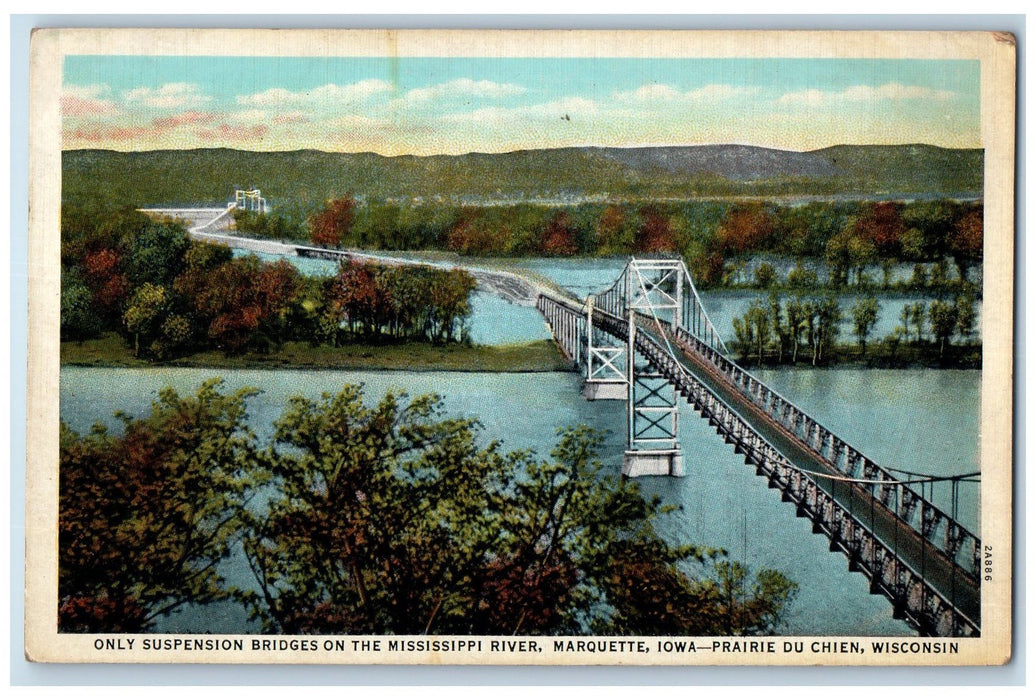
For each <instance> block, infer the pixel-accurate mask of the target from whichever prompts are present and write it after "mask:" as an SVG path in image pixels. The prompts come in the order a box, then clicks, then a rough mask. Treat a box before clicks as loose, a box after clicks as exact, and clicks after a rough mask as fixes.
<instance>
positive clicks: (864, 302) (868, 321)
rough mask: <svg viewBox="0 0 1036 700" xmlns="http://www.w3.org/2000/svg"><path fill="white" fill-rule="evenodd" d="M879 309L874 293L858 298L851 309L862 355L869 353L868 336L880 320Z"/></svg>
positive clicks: (854, 329) (854, 330) (850, 312)
mask: <svg viewBox="0 0 1036 700" xmlns="http://www.w3.org/2000/svg"><path fill="white" fill-rule="evenodd" d="M879 310H880V306H879V304H878V300H877V299H876V298H875V297H874V296H873V295H868V296H866V297H861V298H860V299H857V300H856V303H855V304H853V306H852V308H851V309H850V310H849V314H850V316H851V318H852V323H853V332H854V333H855V334H856V339H857V341H858V342H859V343H860V354H861V355H866V354H867V337H868V336H869V335H870V334H871V331H872V330H874V326H875V324H877V322H878V311H879Z"/></svg>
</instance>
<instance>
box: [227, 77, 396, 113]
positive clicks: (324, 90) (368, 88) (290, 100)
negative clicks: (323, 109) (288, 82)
mask: <svg viewBox="0 0 1036 700" xmlns="http://www.w3.org/2000/svg"><path fill="white" fill-rule="evenodd" d="M391 91H392V85H391V84H389V83H387V82H385V81H384V80H374V79H371V80H361V81H360V82H358V83H352V84H350V85H335V84H334V83H328V84H327V85H321V86H320V87H317V88H313V89H312V90H302V91H299V92H292V91H291V90H285V89H284V88H270V89H269V90H264V91H263V92H259V93H255V94H253V95H238V96H237V103H238V104H240V105H248V106H253V107H280V106H289V105H290V106H298V105H303V104H306V105H312V106H321V105H323V106H334V105H335V104H340V103H343V102H346V103H352V102H360V101H362V100H365V99H367V98H369V97H372V96H374V95H378V94H381V93H385V92H391Z"/></svg>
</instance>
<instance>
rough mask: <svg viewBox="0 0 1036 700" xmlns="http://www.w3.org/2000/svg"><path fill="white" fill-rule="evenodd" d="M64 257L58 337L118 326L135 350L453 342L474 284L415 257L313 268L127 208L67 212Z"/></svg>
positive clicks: (461, 330)
mask: <svg viewBox="0 0 1036 700" xmlns="http://www.w3.org/2000/svg"><path fill="white" fill-rule="evenodd" d="M61 261H62V280H61V281H62V284H61V333H62V339H63V340H82V339H86V338H91V337H96V336H98V335H100V334H101V333H103V332H118V333H120V334H121V335H122V336H123V337H124V338H125V339H126V341H127V342H128V343H129V344H130V346H131V347H132V348H133V351H134V354H135V355H136V356H138V357H144V358H151V359H158V360H164V359H169V358H172V357H177V356H180V355H183V354H186V353H189V352H193V351H197V350H206V349H217V350H221V351H223V352H225V353H227V354H236V353H241V352H244V351H246V350H253V351H259V352H266V351H269V350H271V349H273V348H276V347H279V346H280V345H282V344H283V343H284V342H286V341H289V340H298V341H306V342H310V343H313V344H318V343H327V344H329V345H332V346H339V345H342V344H344V343H347V342H351V341H353V340H356V339H362V340H365V341H368V342H394V341H410V340H422V341H428V342H434V343H444V342H458V341H461V340H463V339H464V338H465V328H466V326H465V323H466V320H467V318H468V316H469V315H470V312H471V307H470V304H469V302H468V298H469V296H470V294H471V292H472V291H473V290H474V288H475V280H474V278H472V277H471V276H470V275H468V274H467V273H466V272H463V271H459V270H451V271H447V270H439V269H434V268H430V267H416V266H415V267H399V268H390V267H383V266H379V265H375V264H371V263H350V262H345V263H343V264H342V265H341V266H340V268H339V270H338V271H337V273H336V274H335V275H332V276H329V277H311V276H306V275H302V274H301V273H299V272H298V270H297V269H296V268H295V267H294V266H292V265H291V264H290V263H288V262H286V261H284V260H280V261H277V262H274V263H270V262H264V261H262V260H260V259H259V258H258V257H256V256H254V255H246V256H238V257H235V256H234V254H233V253H232V252H231V250H230V249H229V248H227V247H225V246H216V245H210V244H207V243H202V242H197V241H192V240H190V238H189V237H188V236H187V233H186V232H185V230H184V228H183V226H182V225H181V224H179V223H176V222H172V221H155V220H153V219H151V218H149V217H147V216H145V215H143V214H141V213H139V212H136V211H133V210H130V209H126V210H116V211H91V210H83V209H76V208H68V207H66V208H65V209H63V212H62V251H61Z"/></svg>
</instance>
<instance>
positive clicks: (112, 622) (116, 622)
mask: <svg viewBox="0 0 1036 700" xmlns="http://www.w3.org/2000/svg"><path fill="white" fill-rule="evenodd" d="M253 393H254V392H253V391H252V390H248V389H243V390H240V391H237V392H235V393H233V394H230V395H224V394H223V393H222V392H221V383H220V382H219V381H218V380H211V381H209V382H206V383H205V384H203V385H202V386H201V388H200V389H199V390H198V392H197V394H196V395H195V396H191V397H181V396H179V395H178V394H177V393H176V392H174V391H172V390H170V389H166V390H163V391H162V392H160V394H159V398H158V401H157V402H155V403H154V404H153V405H152V410H151V415H150V416H148V417H147V418H141V419H134V418H130V417H128V416H125V415H121V416H120V417H121V418H122V421H123V425H122V434H121V435H113V434H111V433H109V432H108V431H107V430H106V429H105V428H104V427H103V426H96V427H95V428H94V429H93V430H92V431H91V432H90V433H89V434H87V435H78V434H76V433H74V432H72V431H71V430H69V429H68V428H67V427H65V426H64V425H62V430H61V453H60V454H61V462H60V469H59V501H58V507H59V519H58V566H59V572H58V573H59V576H58V592H59V610H58V626H59V628H60V629H61V630H62V631H63V632H146V631H148V630H150V629H152V628H153V626H154V624H155V621H156V620H157V619H158V618H159V617H161V616H162V615H164V614H167V613H169V612H172V611H174V610H177V609H179V608H181V607H182V606H184V605H186V604H188V603H197V604H205V603H210V602H214V601H218V600H225V599H227V598H228V597H229V596H230V592H229V591H228V589H227V587H226V585H225V582H224V581H223V579H222V578H221V576H220V574H219V571H218V565H219V564H220V562H222V561H224V560H225V559H226V558H227V557H228V556H229V555H230V552H231V550H232V548H233V547H234V546H235V542H237V541H238V540H239V538H240V532H241V530H240V524H241V517H242V515H243V513H244V507H245V505H246V504H247V503H248V501H249V499H250V498H251V496H252V495H253V494H254V490H255V484H256V482H257V479H258V478H259V475H260V474H261V467H260V463H259V461H258V459H257V454H256V451H255V448H254V439H253V436H252V435H251V433H250V432H249V431H248V430H247V428H246V427H245V425H246V423H245V420H246V414H245V400H246V399H247V398H248V397H249V396H251V395H252V394H253Z"/></svg>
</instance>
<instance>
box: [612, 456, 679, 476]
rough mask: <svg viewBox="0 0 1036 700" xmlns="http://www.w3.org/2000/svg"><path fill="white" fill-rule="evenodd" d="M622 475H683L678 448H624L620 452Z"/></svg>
mask: <svg viewBox="0 0 1036 700" xmlns="http://www.w3.org/2000/svg"><path fill="white" fill-rule="evenodd" d="M622 475H623V476H627V477H630V478H636V477H638V476H684V469H683V455H682V454H681V453H680V450H626V451H625V452H623V453H622Z"/></svg>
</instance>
